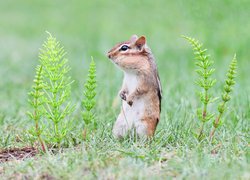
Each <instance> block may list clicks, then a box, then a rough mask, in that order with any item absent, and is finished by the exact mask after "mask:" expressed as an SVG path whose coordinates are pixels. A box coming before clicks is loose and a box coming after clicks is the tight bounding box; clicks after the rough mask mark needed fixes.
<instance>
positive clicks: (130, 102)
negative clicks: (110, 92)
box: [127, 96, 133, 106]
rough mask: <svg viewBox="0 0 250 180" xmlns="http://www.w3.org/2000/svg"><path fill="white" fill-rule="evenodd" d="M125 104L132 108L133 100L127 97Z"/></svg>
mask: <svg viewBox="0 0 250 180" xmlns="http://www.w3.org/2000/svg"><path fill="white" fill-rule="evenodd" d="M127 103H128V105H130V106H132V105H133V98H132V97H131V96H129V97H127Z"/></svg>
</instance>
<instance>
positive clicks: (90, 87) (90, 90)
mask: <svg viewBox="0 0 250 180" xmlns="http://www.w3.org/2000/svg"><path fill="white" fill-rule="evenodd" d="M96 86H97V81H96V65H95V61H94V60H93V58H92V59H91V62H90V65H89V70H88V78H87V81H86V83H85V84H84V91H83V95H84V97H83V100H82V106H83V111H82V118H83V121H84V130H83V138H84V139H86V138H87V137H88V136H87V129H89V128H90V129H92V130H93V129H96V126H97V124H96V119H95V113H94V107H95V105H96V100H95V96H96Z"/></svg>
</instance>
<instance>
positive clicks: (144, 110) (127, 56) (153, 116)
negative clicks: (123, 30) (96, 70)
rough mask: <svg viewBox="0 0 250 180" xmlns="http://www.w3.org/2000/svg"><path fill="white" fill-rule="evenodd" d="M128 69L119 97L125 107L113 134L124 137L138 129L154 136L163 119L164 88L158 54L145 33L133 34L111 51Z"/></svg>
mask: <svg viewBox="0 0 250 180" xmlns="http://www.w3.org/2000/svg"><path fill="white" fill-rule="evenodd" d="M107 56H108V58H109V59H111V61H112V62H113V63H114V64H115V65H117V66H118V67H119V68H120V69H121V70H122V71H123V72H124V79H123V84H122V88H121V90H120V92H119V96H120V97H121V99H122V100H123V101H122V108H121V112H120V114H119V116H118V117H117V120H116V122H115V124H114V127H113V135H114V136H115V137H117V138H122V137H124V136H125V135H126V134H127V133H128V131H129V130H132V129H135V132H136V134H137V135H138V136H139V137H152V136H153V135H154V132H155V129H156V126H157V124H158V122H159V120H160V111H161V98H162V90H161V83H160V79H159V75H158V71H157V66H156V63H155V59H154V56H153V54H152V52H151V50H150V48H149V47H148V46H147V44H146V38H145V37H144V36H141V37H139V38H138V37H137V36H136V35H133V36H132V37H131V38H130V40H128V41H125V42H122V43H118V44H117V45H115V46H114V47H113V48H112V49H111V50H110V51H109V52H108V54H107Z"/></svg>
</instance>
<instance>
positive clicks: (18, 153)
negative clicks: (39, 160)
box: [0, 147, 38, 163]
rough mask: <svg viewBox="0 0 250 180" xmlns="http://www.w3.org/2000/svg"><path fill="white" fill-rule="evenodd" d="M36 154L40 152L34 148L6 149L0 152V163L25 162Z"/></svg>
mask: <svg viewBox="0 0 250 180" xmlns="http://www.w3.org/2000/svg"><path fill="white" fill-rule="evenodd" d="M36 154H38V151H37V149H35V148H34V147H24V148H14V149H5V150H2V151H0V163H3V162H7V161H11V160H23V159H26V158H30V157H33V156H35V155H36Z"/></svg>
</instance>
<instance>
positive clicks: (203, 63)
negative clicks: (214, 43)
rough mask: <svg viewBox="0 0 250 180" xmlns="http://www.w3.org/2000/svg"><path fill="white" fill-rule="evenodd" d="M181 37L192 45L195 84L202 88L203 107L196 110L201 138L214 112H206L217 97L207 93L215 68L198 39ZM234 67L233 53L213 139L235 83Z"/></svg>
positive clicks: (214, 81) (235, 63)
mask: <svg viewBox="0 0 250 180" xmlns="http://www.w3.org/2000/svg"><path fill="white" fill-rule="evenodd" d="M183 37H184V38H185V39H187V41H188V42H189V43H190V44H191V45H192V46H193V51H194V55H195V59H196V60H197V62H196V63H195V64H196V66H197V67H198V69H197V70H196V72H197V74H198V76H199V78H198V80H197V81H196V84H197V85H198V86H200V87H201V88H202V89H203V90H202V92H200V93H199V95H200V101H201V102H202V104H203V108H199V109H198V110H197V116H198V119H199V120H201V121H202V125H201V129H200V132H199V135H198V139H199V140H201V139H202V137H203V131H204V125H205V123H206V122H208V121H209V120H211V119H212V118H214V113H208V105H209V104H210V103H213V102H214V101H215V100H216V99H217V98H212V96H211V94H209V89H211V88H212V87H213V86H214V84H215V83H216V79H213V78H211V75H212V74H213V72H214V71H215V69H214V68H211V66H212V65H213V61H211V60H209V55H207V54H206V51H207V50H206V49H203V48H202V44H200V43H199V41H197V40H195V39H193V38H190V37H187V36H183ZM236 67H237V60H236V55H235V56H234V58H233V60H232V62H231V64H230V67H229V70H228V73H227V79H226V81H225V86H224V91H223V94H222V102H221V103H220V104H219V105H218V112H219V115H218V116H217V117H216V119H215V120H214V122H213V129H212V131H211V133H210V140H212V139H213V136H214V133H215V130H216V129H217V128H218V126H219V125H220V124H221V121H220V120H221V117H222V115H223V113H224V111H225V109H226V103H227V102H228V101H229V100H230V99H231V97H230V96H229V94H230V92H231V91H232V86H233V85H234V84H235V81H234V78H235V77H236V76H235V75H236Z"/></svg>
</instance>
